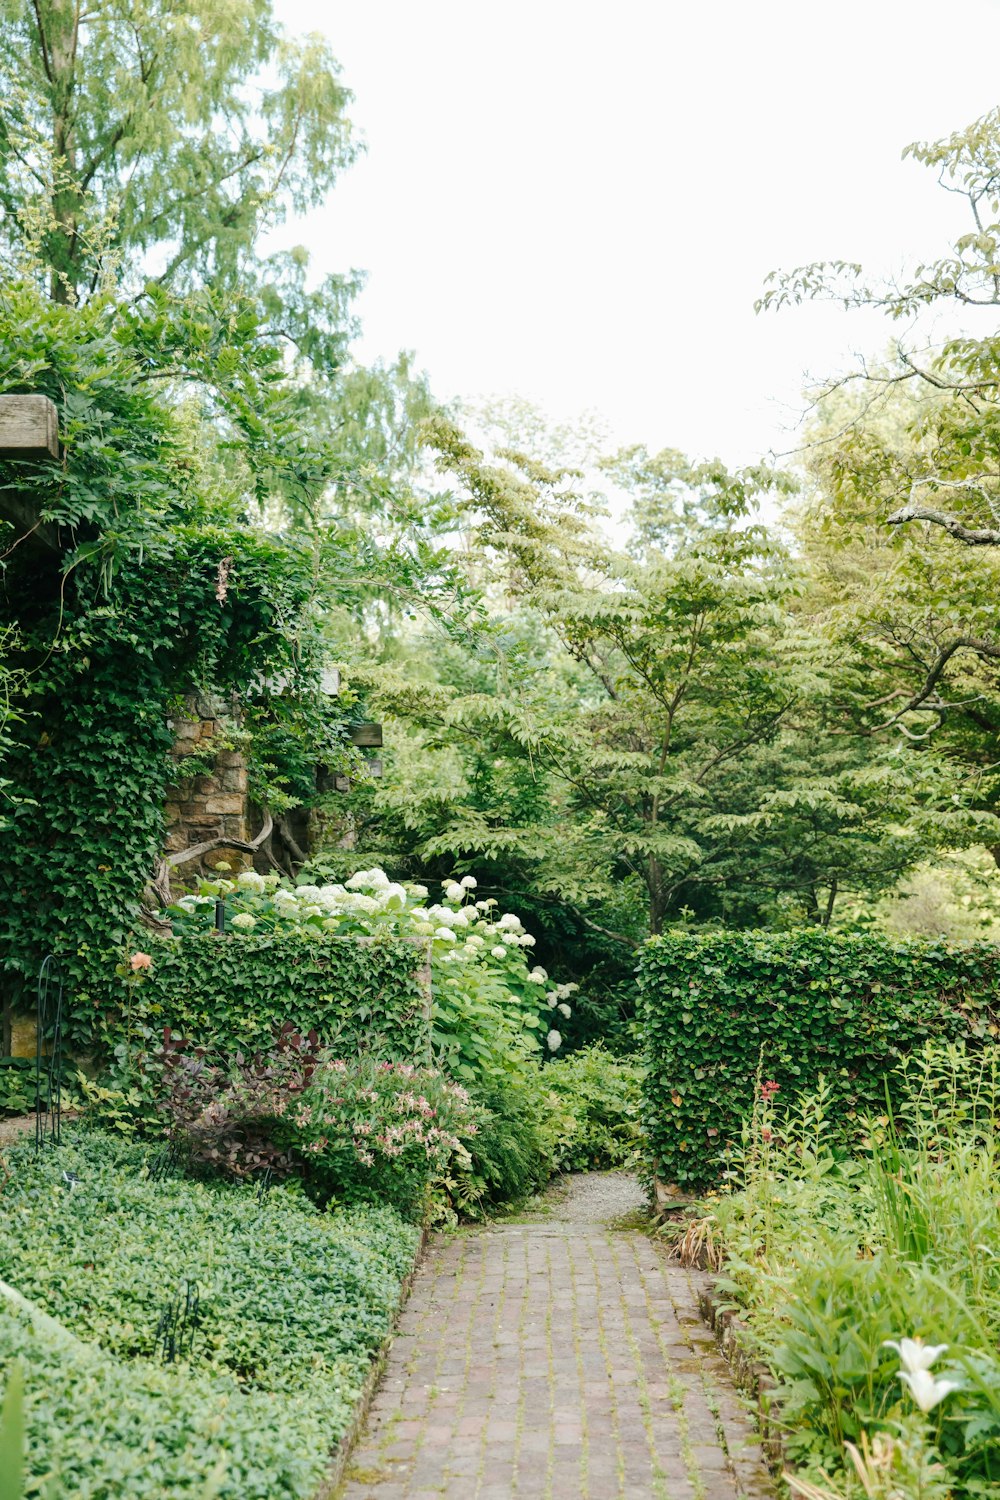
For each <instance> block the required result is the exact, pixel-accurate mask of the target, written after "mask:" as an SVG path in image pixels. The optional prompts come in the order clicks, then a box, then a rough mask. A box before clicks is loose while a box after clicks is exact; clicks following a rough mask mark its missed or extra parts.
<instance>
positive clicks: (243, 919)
mask: <svg viewBox="0 0 1000 1500" xmlns="http://www.w3.org/2000/svg"><path fill="white" fill-rule="evenodd" d="M229 925H230V927H236V928H238V929H239V931H240V932H252V931H253V929H254V928H255V927H256V926H257V918H256V917H252V916H251V915H250V913H249V912H248V911H238V912H237V913H236V915H235V917H232V918H231V919H230V922H229Z"/></svg>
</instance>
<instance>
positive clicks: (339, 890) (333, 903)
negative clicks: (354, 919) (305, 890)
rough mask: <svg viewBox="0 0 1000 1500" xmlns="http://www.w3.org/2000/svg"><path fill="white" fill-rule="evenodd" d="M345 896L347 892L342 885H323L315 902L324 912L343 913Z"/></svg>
mask: <svg viewBox="0 0 1000 1500" xmlns="http://www.w3.org/2000/svg"><path fill="white" fill-rule="evenodd" d="M346 895H347V890H346V888H345V887H344V886H342V885H324V886H321V887H320V892H319V896H318V897H317V900H318V901H319V904H320V906H322V908H323V910H324V911H343V910H344V905H345V903H344V897H345V896H346Z"/></svg>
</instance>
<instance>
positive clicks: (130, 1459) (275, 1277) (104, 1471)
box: [0, 1133, 417, 1500]
mask: <svg viewBox="0 0 1000 1500" xmlns="http://www.w3.org/2000/svg"><path fill="white" fill-rule="evenodd" d="M154 1156H155V1153H154V1152H152V1151H150V1150H145V1149H142V1148H138V1147H135V1146H129V1145H125V1144H123V1143H121V1142H119V1141H113V1140H110V1139H109V1138H107V1137H105V1136H102V1135H98V1134H86V1133H74V1134H73V1136H72V1139H71V1140H70V1141H69V1142H68V1143H67V1144H66V1145H64V1146H63V1147H62V1148H61V1149H52V1150H49V1151H47V1152H46V1153H45V1155H44V1156H43V1157H42V1158H41V1159H40V1161H38V1162H36V1161H35V1160H34V1158H33V1155H32V1152H31V1149H30V1148H18V1149H17V1150H15V1151H14V1152H12V1153H11V1156H10V1162H9V1164H10V1165H11V1167H12V1169H13V1177H12V1180H11V1181H10V1182H8V1184H7V1186H6V1188H5V1203H6V1205H7V1212H6V1213H5V1214H4V1216H3V1220H2V1222H0V1266H2V1267H3V1275H4V1277H5V1278H6V1279H8V1280H10V1279H13V1280H14V1281H15V1282H16V1286H17V1290H18V1291H19V1292H20V1293H21V1294H22V1295H23V1296H25V1297H27V1298H28V1299H29V1301H30V1302H32V1303H37V1304H38V1305H40V1306H41V1307H44V1308H45V1310H46V1312H47V1313H48V1314H50V1315H51V1317H52V1318H55V1319H58V1322H59V1324H60V1325H61V1328H59V1327H56V1326H54V1325H52V1324H51V1323H47V1322H46V1320H45V1319H44V1318H43V1317H33V1316H32V1315H31V1313H30V1311H25V1310H23V1309H18V1308H17V1307H16V1306H14V1305H12V1304H8V1305H4V1304H3V1303H2V1302H0V1366H6V1365H7V1364H8V1362H9V1361H10V1359H12V1358H14V1357H16V1356H20V1357H21V1358H22V1360H23V1363H24V1368H25V1380H26V1390H27V1396H28V1401H27V1421H28V1452H29V1455H30V1456H29V1460H28V1466H29V1475H30V1476H31V1478H30V1480H29V1484H30V1485H31V1486H33V1487H32V1488H29V1493H36V1492H37V1488H38V1486H39V1485H40V1484H41V1482H42V1480H43V1477H44V1476H45V1475H46V1474H48V1473H49V1472H51V1469H52V1466H53V1465H54V1464H57V1465H58V1468H59V1474H60V1491H59V1492H60V1494H62V1493H65V1494H71V1493H72V1494H76V1493H88V1494H89V1493H93V1494H95V1495H96V1494H126V1493H127V1494H129V1495H135V1496H148V1497H150V1500H153V1497H157V1500H166V1497H173V1496H181V1495H185V1496H187V1495H190V1496H192V1497H196V1496H199V1495H201V1494H202V1493H203V1492H202V1489H201V1486H202V1484H203V1482H204V1480H205V1477H206V1476H207V1475H208V1474H209V1473H210V1472H212V1471H214V1469H215V1467H216V1464H217V1460H218V1457H219V1453H220V1450H223V1451H224V1452H225V1455H226V1459H227V1467H226V1475H225V1479H224V1481H223V1482H222V1483H221V1485H220V1487H219V1489H218V1494H219V1495H220V1496H223V1497H232V1500H236V1497H237V1496H239V1497H240V1500H250V1497H256V1500H275V1497H279V1496H280V1497H289V1500H290V1497H301V1500H305V1497H307V1496H310V1495H311V1494H312V1493H313V1492H314V1490H315V1488H316V1486H317V1484H318V1483H319V1480H320V1478H321V1476H322V1473H323V1471H324V1468H325V1466H326V1463H327V1458H328V1454H329V1451H330V1449H331V1447H332V1446H333V1445H334V1444H335V1443H336V1441H337V1439H338V1438H339V1437H340V1436H341V1435H342V1434H343V1432H344V1431H345V1428H346V1426H347V1423H348V1421H349V1420H350V1416H351V1409H352V1404H353V1402H354V1400H355V1399H356V1397H357V1395H358V1392H359V1391H360V1388H361V1385H362V1383H363V1381H364V1379H365V1377H366V1375H367V1372H368V1369H369V1365H370V1361H371V1358H372V1355H373V1354H374V1352H375V1351H376V1350H377V1349H378V1348H379V1346H380V1344H381V1343H382V1341H383V1340H384V1339H385V1337H386V1335H387V1334H388V1332H389V1326H390V1321H391V1318H392V1314H393V1311H394V1309H395V1306H396V1303H397V1300H398V1297H399V1289H400V1283H401V1280H402V1277H403V1276H404V1275H405V1274H406V1272H407V1271H408V1269H409V1267H410V1265H411V1264H412V1258H413V1253H414V1250H415V1247H416V1239H417V1234H416V1231H415V1230H414V1229H412V1228H410V1227H409V1226H407V1225H405V1224H404V1223H402V1221H401V1220H400V1219H399V1218H398V1217H397V1216H396V1215H395V1214H394V1213H393V1212H392V1211H391V1209H388V1208H381V1209H375V1208H370V1209H367V1210H364V1211H362V1210H353V1211H350V1212H348V1211H337V1212H333V1213H328V1214H322V1213H320V1212H319V1211H318V1210H316V1209H315V1208H314V1207H313V1206H312V1204H310V1203H309V1202H308V1200H306V1199H305V1198H303V1197H302V1195H301V1194H297V1193H295V1192H293V1191H292V1190H290V1189H286V1188H275V1189H272V1191H271V1192H270V1193H269V1194H267V1195H266V1196H265V1197H264V1199H263V1200H262V1201H258V1198H257V1194H256V1192H255V1190H253V1189H252V1188H241V1187H232V1186H228V1185H222V1184H215V1185H212V1184H205V1183H194V1182H190V1181H187V1180H181V1179H175V1178H173V1177H170V1176H167V1177H163V1178H159V1179H156V1178H154V1177H153V1176H151V1175H150V1169H151V1167H152V1166H153V1165H154ZM64 1173H72V1174H75V1176H76V1178H77V1181H75V1182H71V1183H70V1184H67V1182H66V1179H65V1177H64V1175H63V1174H64ZM98 1248H99V1251H100V1253H99V1254H96V1253H95V1250H96V1249H98ZM187 1280H195V1281H196V1282H197V1283H198V1288H199V1293H200V1312H199V1317H198V1324H197V1331H196V1334H195V1338H194V1341H193V1345H192V1348H191V1350H190V1353H189V1354H188V1355H187V1356H186V1357H185V1358H184V1359H183V1360H182V1361H180V1362H179V1363H177V1364H172V1365H170V1364H168V1365H164V1364H163V1363H162V1359H161V1358H159V1357H158V1356H157V1345H156V1339H157V1332H156V1330H157V1326H158V1323H159V1319H160V1315H161V1312H162V1311H163V1308H164V1305H165V1303H166V1302H167V1301H168V1300H169V1299H170V1298H172V1297H173V1296H174V1295H175V1294H176V1292H177V1290H178V1288H180V1289H181V1291H182V1293H183V1288H184V1284H185V1282H186V1281H187Z"/></svg>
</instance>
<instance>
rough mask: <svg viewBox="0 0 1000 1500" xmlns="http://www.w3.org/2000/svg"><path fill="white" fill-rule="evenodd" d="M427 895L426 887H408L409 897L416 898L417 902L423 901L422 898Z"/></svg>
mask: <svg viewBox="0 0 1000 1500" xmlns="http://www.w3.org/2000/svg"><path fill="white" fill-rule="evenodd" d="M427 894H428V891H427V887H426V886H425V885H411V886H410V895H411V896H416V898H417V900H418V901H423V899H424V897H425V896H426V895H427Z"/></svg>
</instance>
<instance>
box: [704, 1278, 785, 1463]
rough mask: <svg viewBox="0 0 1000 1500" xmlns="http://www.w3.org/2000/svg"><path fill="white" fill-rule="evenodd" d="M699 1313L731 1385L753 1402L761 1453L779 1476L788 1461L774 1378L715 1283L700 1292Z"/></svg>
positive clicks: (748, 1331)
mask: <svg viewBox="0 0 1000 1500" xmlns="http://www.w3.org/2000/svg"><path fill="white" fill-rule="evenodd" d="M698 1311H699V1313H700V1314H701V1316H702V1318H703V1320H704V1321H705V1322H706V1323H707V1324H708V1326H709V1328H710V1329H711V1330H712V1333H713V1334H714V1335H715V1342H716V1344H717V1345H718V1347H719V1350H720V1352H721V1354H722V1357H723V1359H724V1360H725V1361H726V1364H727V1365H728V1366H729V1369H730V1373H731V1374H732V1377H733V1384H734V1385H735V1386H736V1388H737V1389H738V1390H739V1391H741V1392H742V1393H743V1395H744V1396H746V1397H748V1398H749V1400H750V1401H752V1402H753V1405H754V1408H755V1411H756V1417H757V1427H758V1430H759V1433H760V1446H761V1452H762V1454H763V1455H764V1461H765V1463H766V1464H767V1467H768V1468H769V1469H770V1470H771V1472H772V1474H780V1473H781V1472H782V1471H783V1470H784V1469H786V1468H787V1467H788V1461H787V1457H786V1453H785V1440H784V1436H783V1434H782V1430H781V1419H780V1410H781V1409H780V1406H779V1404H778V1402H777V1401H776V1400H775V1399H774V1392H775V1391H776V1390H777V1383H776V1381H775V1379H774V1376H773V1375H772V1374H771V1372H770V1370H769V1369H768V1368H767V1365H765V1364H764V1363H763V1361H762V1360H760V1359H758V1358H757V1356H756V1354H755V1353H754V1351H753V1348H752V1345H751V1342H750V1330H749V1329H748V1328H747V1325H746V1324H745V1323H744V1322H743V1320H742V1319H741V1318H740V1316H739V1314H738V1312H737V1311H736V1309H735V1308H733V1307H731V1306H727V1305H726V1304H725V1303H724V1301H723V1299H722V1297H721V1296H720V1294H719V1292H718V1289H717V1287H716V1285H715V1284H714V1282H713V1283H712V1284H711V1285H709V1286H705V1287H702V1289H701V1290H700V1291H699V1293H698Z"/></svg>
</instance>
